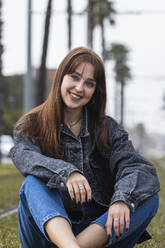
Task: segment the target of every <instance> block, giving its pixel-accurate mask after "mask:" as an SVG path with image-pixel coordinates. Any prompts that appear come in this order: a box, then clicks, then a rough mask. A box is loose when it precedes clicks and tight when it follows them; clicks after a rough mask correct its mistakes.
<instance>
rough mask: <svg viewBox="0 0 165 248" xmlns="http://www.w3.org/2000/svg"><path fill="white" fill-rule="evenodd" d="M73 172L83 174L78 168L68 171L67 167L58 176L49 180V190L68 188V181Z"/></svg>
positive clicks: (55, 175)
mask: <svg viewBox="0 0 165 248" xmlns="http://www.w3.org/2000/svg"><path fill="white" fill-rule="evenodd" d="M69 167H70V166H69ZM72 172H79V173H81V174H82V172H81V171H80V170H78V169H77V168H69V169H68V168H67V167H65V169H63V170H61V171H59V172H58V173H57V174H54V175H53V176H52V177H51V178H50V179H49V181H48V182H47V186H48V187H49V188H59V189H64V188H66V182H67V179H68V177H69V175H70V174H71V173H72Z"/></svg>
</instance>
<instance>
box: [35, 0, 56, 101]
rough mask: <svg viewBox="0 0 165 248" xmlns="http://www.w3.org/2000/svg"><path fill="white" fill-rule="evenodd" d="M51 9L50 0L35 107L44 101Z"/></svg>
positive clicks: (49, 0)
mask: <svg viewBox="0 0 165 248" xmlns="http://www.w3.org/2000/svg"><path fill="white" fill-rule="evenodd" d="M51 8H52V0H48V5H47V11H46V18H45V29H44V40H43V47H42V57H41V65H40V68H39V77H38V82H37V84H38V85H37V97H36V98H37V99H36V100H37V103H36V104H37V105H39V104H41V103H43V102H44V100H45V91H46V57H47V50H48V40H49V27H50V18H51Z"/></svg>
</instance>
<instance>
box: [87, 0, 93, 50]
mask: <svg viewBox="0 0 165 248" xmlns="http://www.w3.org/2000/svg"><path fill="white" fill-rule="evenodd" d="M87 13H88V15H87V16H88V20H87V46H88V47H89V48H93V0H88V7H87Z"/></svg>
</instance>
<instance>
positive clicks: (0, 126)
mask: <svg viewBox="0 0 165 248" xmlns="http://www.w3.org/2000/svg"><path fill="white" fill-rule="evenodd" d="M2 25H3V22H2V1H1V0H0V137H1V135H2V134H3V131H4V120H3V111H4V94H5V81H4V78H3V74H2V54H3V50H4V49H3V45H2ZM0 145H1V144H0ZM0 162H1V150H0Z"/></svg>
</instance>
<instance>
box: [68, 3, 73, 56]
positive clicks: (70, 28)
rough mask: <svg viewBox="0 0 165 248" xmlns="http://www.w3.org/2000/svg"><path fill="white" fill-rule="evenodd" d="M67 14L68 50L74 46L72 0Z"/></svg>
mask: <svg viewBox="0 0 165 248" xmlns="http://www.w3.org/2000/svg"><path fill="white" fill-rule="evenodd" d="M67 14H68V22H67V24H68V51H70V49H71V47H72V1H71V0H68V6H67Z"/></svg>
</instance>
